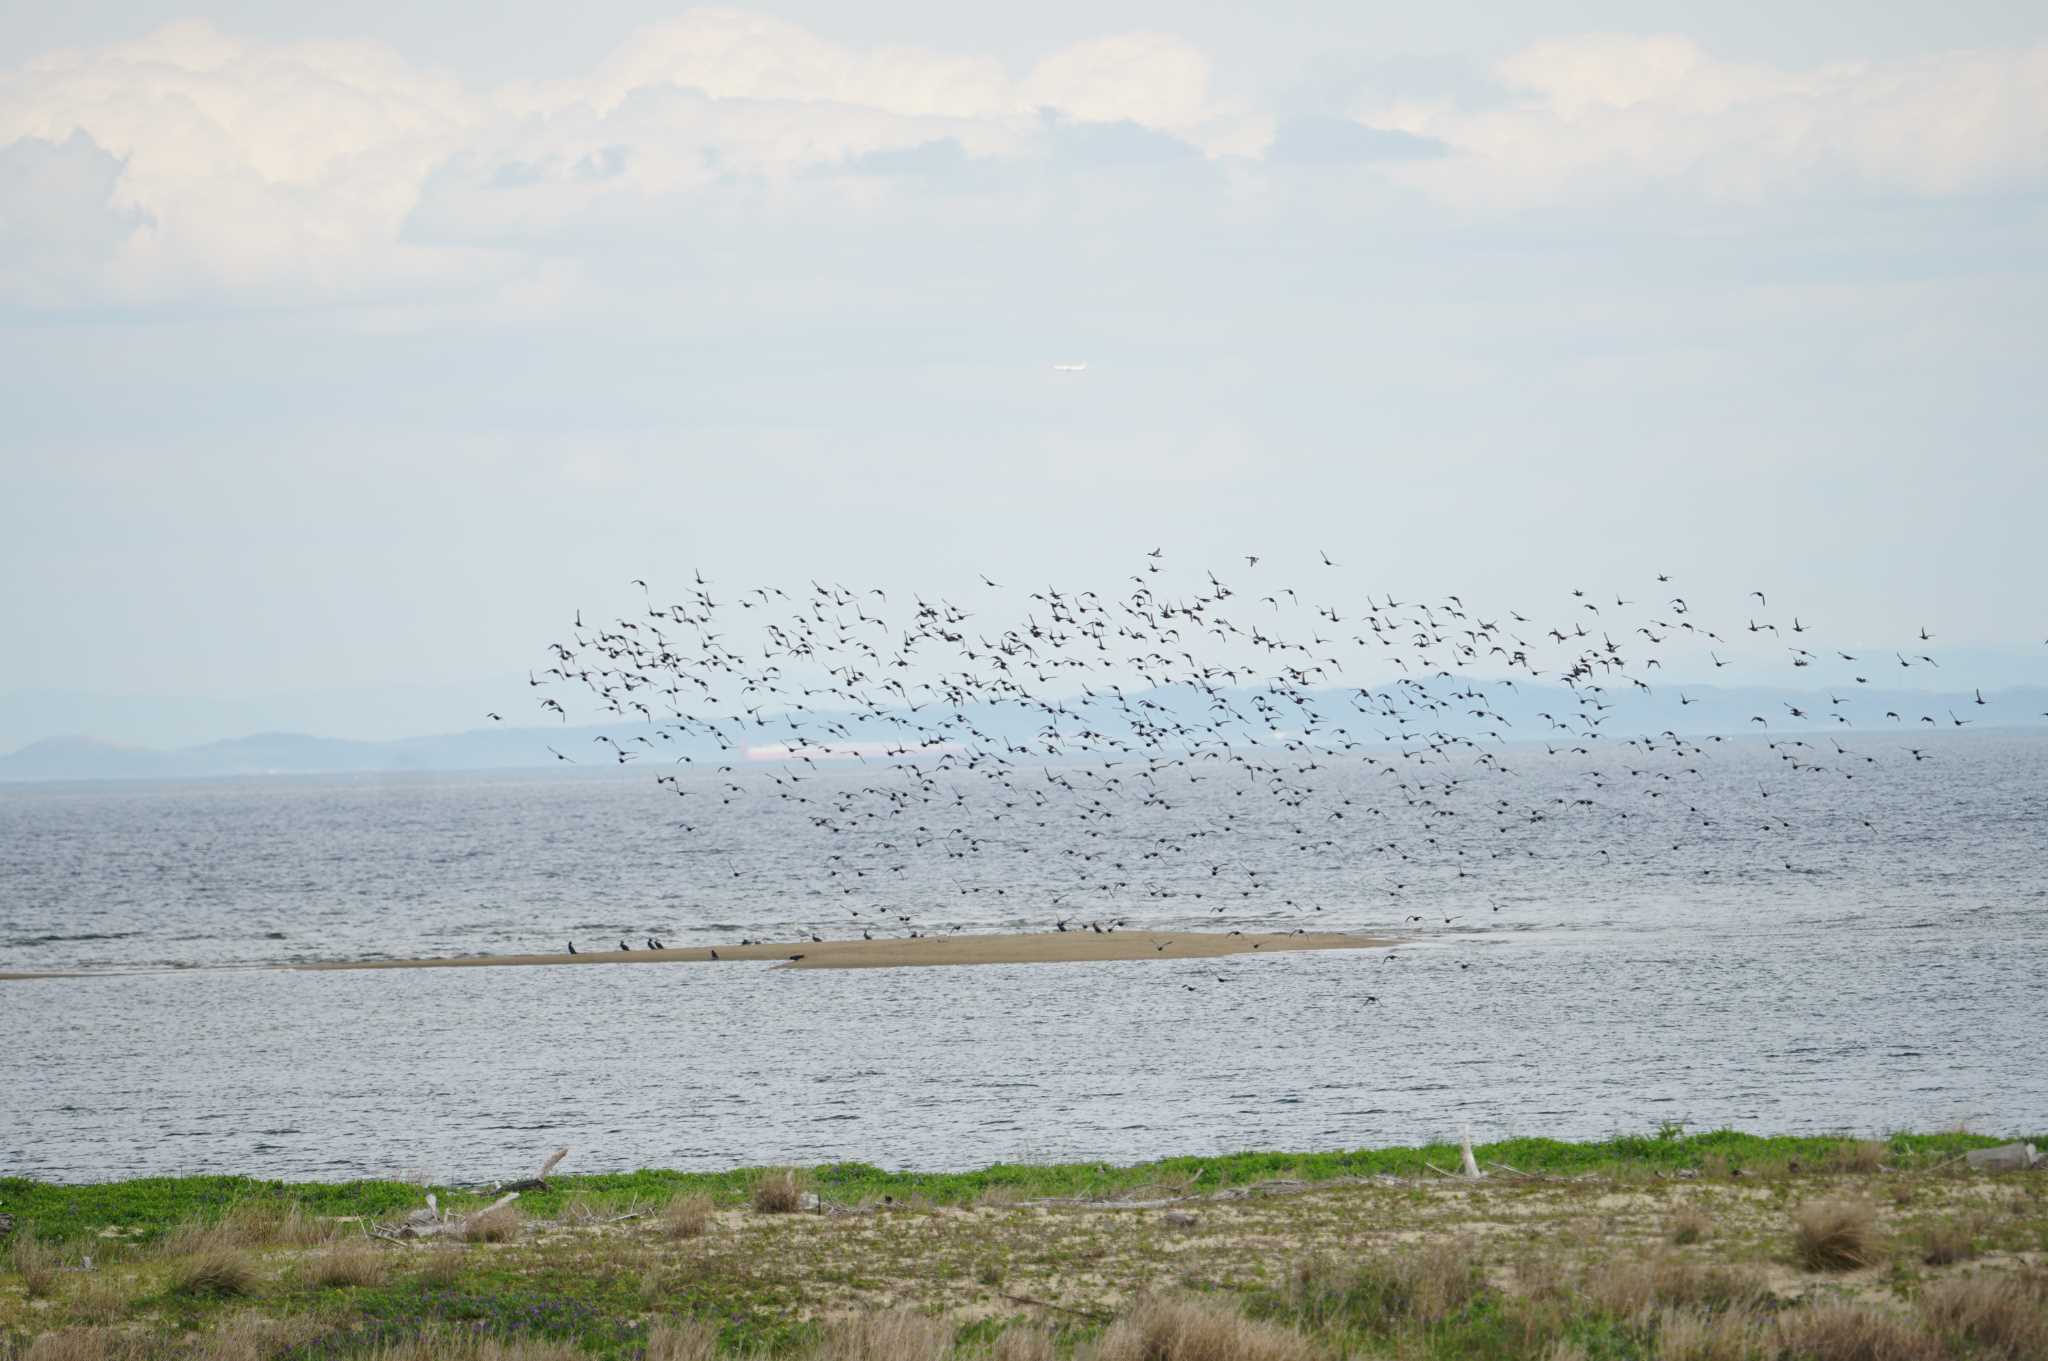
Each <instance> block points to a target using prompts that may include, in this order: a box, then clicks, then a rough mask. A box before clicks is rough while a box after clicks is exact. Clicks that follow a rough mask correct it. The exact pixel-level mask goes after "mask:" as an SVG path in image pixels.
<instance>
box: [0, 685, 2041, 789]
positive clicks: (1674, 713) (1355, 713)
mask: <svg viewBox="0 0 2048 1361" xmlns="http://www.w3.org/2000/svg"><path fill="white" fill-rule="evenodd" d="M1429 684H1430V690H1431V693H1433V694H1434V695H1435V696H1436V697H1437V698H1438V699H1439V700H1442V701H1445V702H1444V703H1443V705H1442V707H1439V708H1436V709H1428V708H1425V707H1422V705H1420V704H1419V703H1417V704H1411V703H1410V700H1412V699H1415V698H1417V697H1418V696H1419V695H1420V693H1421V692H1420V691H1417V690H1414V689H1412V688H1404V687H1398V686H1379V687H1375V688H1374V693H1375V694H1376V695H1389V696H1393V697H1395V700H1396V704H1397V708H1398V709H1399V711H1400V712H1401V713H1403V714H1404V715H1405V716H1406V717H1407V718H1408V730H1409V731H1410V732H1416V731H1441V732H1449V733H1456V734H1461V735H1466V736H1476V735H1478V734H1481V733H1488V732H1491V733H1499V734H1500V735H1501V736H1503V737H1504V738H1506V739H1507V740H1510V741H1543V740H1546V739H1549V740H1556V739H1560V738H1562V737H1563V736H1564V734H1563V733H1562V732H1560V731H1559V730H1557V729H1555V728H1553V727H1552V726H1551V724H1550V720H1549V719H1547V718H1546V717H1545V715H1546V714H1549V715H1555V716H1556V717H1557V718H1559V719H1570V718H1571V717H1572V716H1573V715H1575V714H1576V713H1577V708H1576V703H1577V701H1576V698H1575V697H1574V696H1573V695H1572V694H1571V693H1570V692H1569V691H1567V690H1565V689H1564V688H1563V687H1560V686H1551V685H1542V684H1524V683H1517V684H1516V685H1515V686H1514V687H1513V688H1509V687H1507V686H1505V685H1503V684H1502V683H1500V682H1499V681H1479V682H1476V684H1478V685H1479V686H1482V687H1484V690H1485V695H1486V704H1485V705H1484V706H1481V705H1480V704H1479V703H1478V702H1477V701H1472V700H1469V699H1459V698H1455V696H1456V695H1457V693H1458V692H1459V691H1461V690H1465V689H1467V687H1468V686H1469V685H1470V684H1473V682H1468V681H1466V680H1465V679H1464V678H1460V677H1448V678H1439V679H1437V680H1434V681H1432V682H1430V683H1429ZM1219 693H1220V695H1221V696H1222V697H1223V698H1224V699H1225V700H1227V701H1228V702H1229V703H1230V704H1231V705H1232V706H1233V707H1234V708H1235V709H1236V710H1237V711H1238V712H1239V713H1241V714H1243V715H1245V716H1247V717H1252V716H1255V715H1256V714H1258V713H1259V710H1258V708H1257V705H1258V704H1259V703H1260V702H1261V701H1262V700H1264V701H1266V702H1268V703H1269V705H1270V708H1269V710H1268V711H1267V713H1268V716H1267V718H1266V719H1265V720H1262V721H1269V722H1270V723H1271V725H1272V726H1273V727H1274V728H1275V729H1281V730H1285V729H1288V728H1290V727H1291V726H1293V724H1292V721H1291V720H1292V719H1294V718H1295V717H1297V716H1298V713H1299V711H1298V710H1295V709H1294V706H1293V705H1292V704H1291V703H1272V702H1271V701H1272V696H1271V695H1270V694H1268V692H1265V691H1260V690H1250V689H1247V690H1230V691H1222V692H1219ZM1314 695H1315V703H1316V705H1317V708H1318V710H1319V712H1320V713H1321V714H1322V716H1323V719H1324V720H1325V723H1326V725H1328V726H1329V727H1343V728H1345V729H1346V731H1347V733H1348V734H1349V736H1351V737H1352V738H1355V739H1358V740H1372V739H1374V738H1376V737H1380V736H1388V735H1397V734H1398V732H1399V731H1400V725H1399V724H1398V723H1397V722H1396V721H1395V720H1393V719H1390V718H1387V717H1385V716H1384V715H1383V714H1381V713H1376V712H1368V711H1366V710H1364V709H1361V708H1360V704H1361V702H1362V701H1360V700H1359V697H1358V692H1357V691H1355V690H1345V689H1335V688H1333V689H1327V690H1319V691H1316V692H1314ZM1129 697H1130V698H1131V699H1132V700H1133V701H1136V700H1138V699H1140V698H1143V699H1145V700H1147V701H1149V702H1150V704H1151V705H1153V706H1156V707H1154V708H1152V709H1149V710H1147V712H1148V714H1149V715H1150V716H1151V717H1152V718H1153V719H1154V720H1155V721H1157V720H1159V719H1161V718H1162V717H1163V716H1167V715H1171V716H1173V717H1175V718H1176V719H1178V720H1179V721H1181V722H1184V723H1206V722H1208V721H1210V718H1211V716H1212V714H1213V713H1214V712H1215V710H1214V707H1213V706H1214V704H1215V697H1212V696H1211V695H1209V694H1208V693H1206V692H1203V691H1199V690H1196V689H1193V688H1190V687H1185V686H1174V687H1168V688H1165V689H1160V690H1153V691H1148V692H1144V693H1143V694H1142V696H1141V695H1140V694H1138V693H1132V694H1130V696H1129ZM1984 698H1985V700H1986V701H1987V702H1986V703H1985V704H1983V705H1979V704H1977V703H1976V696H1975V695H1974V694H1973V693H1954V694H1949V693H1941V692H1929V691H1919V690H1880V689H1875V688H1873V687H1871V686H1852V687H1848V688H1846V689H1844V688H1843V687H1837V688H1836V689H1834V690H1832V691H1827V690H1782V689H1770V688H1764V687H1753V686H1744V687H1727V688H1723V687H1718V686H1708V685H1657V686H1655V687H1654V688H1653V689H1652V690H1650V691H1649V692H1647V693H1645V692H1642V691H1638V690H1634V689H1633V688H1631V687H1630V686H1628V685H1627V684H1626V683H1624V684H1622V685H1621V686H1619V687H1618V688H1617V687H1613V686H1610V687H1608V688H1607V689H1606V690H1604V691H1603V692H1602V694H1601V700H1602V702H1603V703H1606V704H1609V705H1610V706H1611V707H1610V708H1608V709H1606V710H1604V711H1602V713H1601V716H1602V720H1603V721H1602V723H1601V725H1600V731H1601V733H1602V735H1603V736H1604V737H1606V738H1611V739H1615V740H1620V739H1624V738H1628V737H1632V736H1639V735H1642V734H1645V733H1661V732H1665V731H1667V730H1668V731H1672V732H1678V733H1683V734H1685V735H1687V736H1704V735H1707V734H1709V733H1761V732H1770V733H1781V732H1812V731H1822V732H1833V733H1840V734H1847V733H1851V732H1857V731H1864V732H1868V731H1897V730H1912V731H1927V730H1928V729H1929V728H1930V727H1932V728H1935V729H1937V730H1940V731H1949V730H1951V729H1952V728H1953V726H1954V724H1953V718H1952V715H1953V717H1957V718H1962V719H1964V720H1967V721H1968V722H1969V723H1970V724H1971V726H1973V727H1978V728H1989V727H2013V726H2029V725H2032V726H2039V725H2048V686H2023V687H2018V688H2013V689H2007V690H1998V691H1991V692H1987V693H1986V694H1985V696H1984ZM1067 702H1068V704H1069V706H1070V707H1075V708H1077V709H1078V706H1079V701H1077V700H1074V699H1069V700H1068V701H1067ZM1794 710H1797V711H1798V712H1797V713H1796V714H1795V713H1794V712H1793V711H1794ZM1887 711H1892V712H1896V713H1897V714H1898V715H1899V718H1898V719H1897V720H1891V719H1887V718H1885V717H1884V715H1885V713H1886V712H1887ZM942 712H943V711H941V710H939V709H937V708H936V707H935V706H925V707H924V709H923V711H922V713H921V714H920V715H919V721H920V722H923V723H925V724H926V725H927V726H929V725H930V724H932V723H933V722H935V721H937V719H936V717H935V716H936V715H938V714H940V713H942ZM963 712H964V713H965V715H966V717H967V719H968V721H970V722H971V723H973V724H974V725H975V726H976V727H977V728H979V729H981V730H982V731H983V732H986V733H988V734H990V736H991V737H993V738H997V739H1001V740H1006V741H1008V742H1012V743H1016V744H1019V745H1035V739H1037V738H1039V736H1040V734H1041V732H1042V729H1043V728H1044V725H1045V723H1046V721H1047V719H1046V715H1045V714H1044V713H1042V712H1035V711H1025V710H1020V709H1018V708H1015V707H1013V706H1012V707H1001V708H997V707H991V706H987V705H975V706H972V707H970V708H969V709H967V710H965V711H963ZM1080 712H1084V713H1085V715H1086V721H1085V722H1084V721H1082V720H1080V719H1076V720H1073V721H1067V722H1063V725H1062V726H1063V729H1064V731H1065V734H1066V736H1067V737H1068V738H1070V739H1071V738H1072V737H1074V736H1075V735H1076V734H1077V733H1078V732H1079V731H1080V730H1081V729H1082V728H1083V727H1091V728H1093V729H1095V730H1096V731H1098V732H1105V733H1111V734H1115V733H1117V732H1118V731H1119V728H1118V726H1117V725H1115V724H1112V723H1110V722H1108V721H1107V720H1108V718H1109V715H1110V711H1109V710H1108V709H1107V706H1106V705H1105V704H1104V703H1100V702H1099V703H1098V704H1096V705H1095V706H1092V707H1089V708H1086V709H1085V710H1080ZM1838 715H1839V716H1841V717H1843V718H1847V719H1849V720H1850V721H1849V722H1848V723H1841V722H1837V721H1836V718H1837V716H1838ZM1759 717H1761V718H1764V719H1766V720H1768V723H1767V725H1764V724H1758V723H1756V722H1755V721H1754V720H1755V719H1756V718H1759ZM1923 718H1931V719H1933V720H1934V722H1933V723H1932V724H1928V723H1926V722H1924V721H1923ZM825 721H843V722H844V723H845V725H846V726H847V728H848V729H849V731H848V733H847V734H846V735H845V736H844V737H842V738H840V739H838V740H840V741H844V742H850V743H858V744H861V745H863V746H869V747H872V746H876V745H888V744H893V743H897V742H900V741H902V740H903V739H904V737H905V733H904V730H903V729H902V728H901V727H900V726H897V725H892V724H887V723H883V722H877V721H874V720H872V719H868V720H862V719H858V718H855V717H850V716H847V715H843V714H837V715H836V714H826V713H814V714H812V715H810V716H809V719H808V722H809V723H810V724H811V725H812V726H811V727H808V728H807V729H806V732H807V733H815V731H816V726H815V725H817V724H818V723H821V722H825ZM1325 731H1327V728H1326V729H1325ZM653 734H654V729H653V728H652V726H651V725H649V724H648V723H646V722H645V721H636V722H628V721H625V720H618V721H615V722H612V723H608V724H594V725H587V726H569V725H563V726H559V727H552V728H550V727H539V728H511V727H494V728H479V729H472V730H471V731H468V732H460V733H448V734H443V735H440V736H433V737H408V738H401V739H398V740H395V741H386V742H361V741H354V740H350V739H346V738H335V737H313V736H309V735H307V734H305V733H284V732H272V733H258V734H255V735H253V736H250V737H238V738H233V739H230V740H228V741H222V742H207V743H202V744H200V745H198V746H190V747H180V748H177V749H174V750H165V751H159V750H151V749H149V748H145V747H136V746H127V745H120V744H116V743H112V742H107V741H103V740H100V739H97V738H91V737H57V738H50V739H47V740H44V741H40V742H32V743H30V744H29V745H28V746H25V747H23V748H21V749H20V750H19V751H16V752H14V753H12V754H10V755H5V756H0V781H15V782H20V781H26V780H126V779H192V778H203V777H208V776H229V775H315V774H345V773H351V772H407V771H412V772H425V771H458V770H515V769H536V768H550V767H556V766H559V765H561V764H562V763H561V762H559V761H558V760H557V759H556V757H555V755H554V752H556V751H559V752H561V753H563V754H565V755H567V756H568V757H569V758H570V759H571V760H573V761H574V762H576V764H577V766H578V767H579V769H585V770H588V769H601V768H604V767H606V766H608V765H612V764H615V761H614V758H613V757H612V756H611V754H610V751H609V749H608V748H606V747H605V746H602V745H600V744H598V743H597V741H596V739H597V738H598V737H599V736H600V735H605V736H611V737H616V738H618V739H619V740H621V741H622V742H624V743H626V744H627V745H628V747H629V748H631V749H633V750H635V751H636V752H637V753H638V755H639V756H640V757H641V758H642V759H644V760H645V761H647V762H649V763H655V762H660V763H667V762H668V761H671V760H673V759H674V758H676V757H678V756H683V755H689V756H691V757H692V758H694V759H695V760H696V761H697V762H698V763H699V764H704V763H707V762H709V761H712V760H715V759H717V758H718V757H719V756H720V755H721V752H720V749H719V748H718V746H717V745H716V744H715V743H714V742H712V741H711V740H710V739H709V738H707V737H704V736H701V735H699V736H690V737H677V736H674V735H671V736H670V737H668V738H664V739H659V740H657V739H656V737H655V736H653ZM635 737H646V738H648V743H647V744H645V745H643V746H641V747H634V745H633V743H634V739H635ZM796 737H797V734H796V733H794V732H793V731H792V730H791V729H790V728H789V727H788V726H787V724H786V723H785V722H783V721H782V720H780V719H779V718H777V717H775V716H772V715H771V716H769V717H767V719H766V720H765V721H764V722H763V723H761V724H759V725H757V726H756V727H755V728H752V729H750V730H749V737H748V743H747V744H748V745H758V746H763V747H768V746H772V745H774V744H777V743H781V742H787V741H791V740H794V739H795V738H796ZM550 748H552V749H553V750H550ZM726 759H731V758H730V756H729V755H727V756H726Z"/></svg>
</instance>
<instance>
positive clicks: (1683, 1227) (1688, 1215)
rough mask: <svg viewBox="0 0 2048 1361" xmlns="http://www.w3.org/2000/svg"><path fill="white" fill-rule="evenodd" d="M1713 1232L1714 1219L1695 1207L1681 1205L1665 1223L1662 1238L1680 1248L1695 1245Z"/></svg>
mask: <svg viewBox="0 0 2048 1361" xmlns="http://www.w3.org/2000/svg"><path fill="white" fill-rule="evenodd" d="M1713 1231H1714V1217H1713V1216H1712V1215H1710V1214H1708V1213H1707V1212H1706V1211H1705V1210H1702V1209H1701V1208H1700V1207H1699V1206H1697V1205H1681V1206H1679V1207H1678V1209H1676V1210H1674V1211H1673V1212H1672V1214H1671V1218H1670V1219H1669V1220H1667V1221H1666V1222H1665V1225H1664V1236H1665V1237H1666V1238H1669V1239H1670V1240H1671V1241H1672V1242H1674V1243H1676V1244H1678V1245H1679V1246H1680V1247H1683V1246H1685V1245H1686V1244H1688V1243H1697V1242H1699V1241H1700V1240H1701V1239H1703V1238H1705V1237H1706V1236H1707V1235H1708V1234H1710V1233H1712V1232H1713Z"/></svg>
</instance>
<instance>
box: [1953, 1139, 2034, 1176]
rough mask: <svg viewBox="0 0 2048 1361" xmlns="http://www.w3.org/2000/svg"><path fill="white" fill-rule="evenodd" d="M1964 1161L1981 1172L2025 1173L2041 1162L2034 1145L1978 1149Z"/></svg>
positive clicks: (1966, 1154)
mask: <svg viewBox="0 0 2048 1361" xmlns="http://www.w3.org/2000/svg"><path fill="white" fill-rule="evenodd" d="M1963 1161H1964V1162H1966V1163H1968V1164H1969V1165H1970V1166H1971V1167H1972V1168H1973V1169H1975V1170H1976V1171H1979V1172H2024V1171H2026V1170H2027V1169H2028V1168H2030V1167H2032V1166H2033V1165H2034V1164H2035V1163H2038V1162H2040V1161H2041V1155H2040V1154H2039V1153H2037V1152H2035V1151H2034V1146H2033V1145H2032V1144H2000V1145H1999V1146H1998V1147H1997V1148H1976V1149H1972V1150H1970V1151H1969V1152H1968V1153H1965V1154H1964V1155H1963Z"/></svg>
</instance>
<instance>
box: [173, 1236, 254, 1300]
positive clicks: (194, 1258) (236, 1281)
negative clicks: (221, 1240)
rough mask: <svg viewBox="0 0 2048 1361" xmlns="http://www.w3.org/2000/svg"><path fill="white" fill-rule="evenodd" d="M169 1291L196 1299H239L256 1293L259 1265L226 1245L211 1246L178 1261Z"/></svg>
mask: <svg viewBox="0 0 2048 1361" xmlns="http://www.w3.org/2000/svg"><path fill="white" fill-rule="evenodd" d="M169 1285H170V1290H171V1293H172V1294H174V1295H184V1296H187V1297H190V1298H195V1299H236V1298H239V1297H241V1296H244V1295H252V1294H254V1293H255V1292H256V1265H255V1263H254V1262H253V1261H252V1260H251V1259H250V1257H249V1254H248V1253H247V1252H245V1251H244V1250H242V1249H241V1248H237V1247H230V1246H227V1245H225V1244H208V1245H206V1246H203V1247H200V1248H199V1249H198V1250H196V1251H194V1252H190V1253H187V1254H186V1255H185V1256H183V1257H181V1258H179V1259H178V1261H177V1263H176V1265H174V1266H173V1267H172V1268H171V1275H170V1281H169Z"/></svg>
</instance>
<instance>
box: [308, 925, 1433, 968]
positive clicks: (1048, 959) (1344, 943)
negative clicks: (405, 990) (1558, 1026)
mask: <svg viewBox="0 0 2048 1361" xmlns="http://www.w3.org/2000/svg"><path fill="white" fill-rule="evenodd" d="M1399 943H1400V942H1399V941H1398V940H1395V939H1391V938H1386V937H1379V936H1355V935H1347V934H1343V933H1338V932H1327V931H1325V932H1313V933H1310V932H1304V933H1301V934H1299V935H1295V934H1289V933H1285V932H1278V933H1273V934H1264V933H1255V932H1245V933H1237V932H1230V933H1224V932H1220V931H1105V932H1095V931H1041V932H1033V933H1020V934H1013V935H993V934H991V935H950V936H919V937H917V938H915V939H905V940H828V941H794V942H786V943H783V944H758V945H718V946H705V947H692V948H688V949H669V950H583V951H578V952H577V953H575V954H573V955H571V954H536V955H471V956H466V957H458V958H450V959H363V960H335V961H332V962H328V963H319V964H295V965H290V966H287V967H290V968H293V969H309V970H322V969H474V968H502V967H508V966H521V965H529V966H530V965H542V964H709V963H714V962H715V963H721V964H725V963H748V962H754V963H761V962H769V963H779V964H780V965H782V966H783V967H785V968H795V969H898V968H908V967H915V966H922V965H947V964H951V965H967V964H1066V963H1082V962H1087V961H1101V960H1134V959H1168V960H1170V959H1216V958H1221V957H1223V956H1226V955H1251V954H1279V953H1283V952H1287V951H1294V950H1371V949H1378V948H1382V947H1385V946H1389V945H1397V944H1399Z"/></svg>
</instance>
